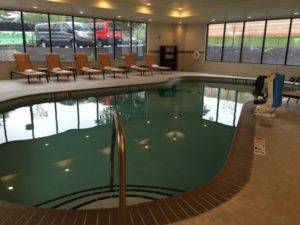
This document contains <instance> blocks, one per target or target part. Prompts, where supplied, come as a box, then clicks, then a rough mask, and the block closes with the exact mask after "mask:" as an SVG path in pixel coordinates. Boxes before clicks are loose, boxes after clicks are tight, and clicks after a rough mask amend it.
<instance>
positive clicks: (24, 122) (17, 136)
mask: <svg viewBox="0 0 300 225" xmlns="http://www.w3.org/2000/svg"><path fill="white" fill-rule="evenodd" d="M5 120H6V132H7V140H8V141H16V140H26V139H32V138H33V124H32V121H31V113H30V107H22V108H18V109H15V110H12V111H10V112H8V113H6V114H5Z"/></svg>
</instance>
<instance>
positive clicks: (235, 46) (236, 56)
mask: <svg viewBox="0 0 300 225" xmlns="http://www.w3.org/2000/svg"><path fill="white" fill-rule="evenodd" d="M225 28H226V30H225V41H224V50H223V51H224V53H223V61H227V62H239V61H240V53H241V43H242V36H243V23H227V24H226V26H225Z"/></svg>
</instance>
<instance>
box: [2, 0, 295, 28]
mask: <svg viewBox="0 0 300 225" xmlns="http://www.w3.org/2000/svg"><path fill="white" fill-rule="evenodd" d="M147 3H150V4H151V5H150V6H148V5H147ZM34 6H36V7H37V9H33V7H34ZM0 8H11V9H23V10H30V11H42V12H52V13H53V12H56V13H62V14H72V15H77V14H78V15H80V12H83V15H85V16H92V17H99V18H111V19H113V18H118V16H119V17H120V16H121V17H120V19H124V20H133V21H149V20H151V21H153V22H165V23H178V22H183V23H208V22H211V21H214V20H215V21H216V22H224V21H237V20H246V19H262V18H281V17H291V16H296V15H295V13H297V12H299V15H297V16H300V0H9V1H8V0H0Z"/></svg>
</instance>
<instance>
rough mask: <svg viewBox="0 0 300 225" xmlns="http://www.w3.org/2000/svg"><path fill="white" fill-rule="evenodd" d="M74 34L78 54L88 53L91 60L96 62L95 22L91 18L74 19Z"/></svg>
mask: <svg viewBox="0 0 300 225" xmlns="http://www.w3.org/2000/svg"><path fill="white" fill-rule="evenodd" d="M74 34H75V47H76V52H83V53H86V54H87V55H88V58H89V60H94V59H95V38H94V20H93V19H91V18H84V17H74Z"/></svg>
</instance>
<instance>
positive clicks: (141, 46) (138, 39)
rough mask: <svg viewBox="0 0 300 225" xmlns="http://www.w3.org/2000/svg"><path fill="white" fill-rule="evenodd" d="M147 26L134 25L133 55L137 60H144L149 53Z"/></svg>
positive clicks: (141, 24)
mask: <svg viewBox="0 0 300 225" xmlns="http://www.w3.org/2000/svg"><path fill="white" fill-rule="evenodd" d="M146 37H147V24H146V23H132V53H134V55H135V56H136V57H137V58H142V57H143V56H144V53H145V52H146V51H147V48H146V46H147V43H146V42H147V38H146Z"/></svg>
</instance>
